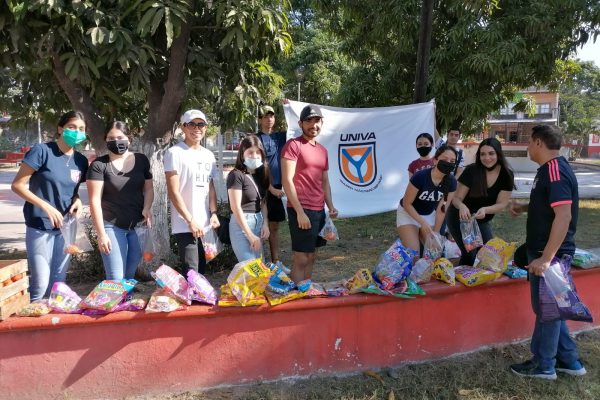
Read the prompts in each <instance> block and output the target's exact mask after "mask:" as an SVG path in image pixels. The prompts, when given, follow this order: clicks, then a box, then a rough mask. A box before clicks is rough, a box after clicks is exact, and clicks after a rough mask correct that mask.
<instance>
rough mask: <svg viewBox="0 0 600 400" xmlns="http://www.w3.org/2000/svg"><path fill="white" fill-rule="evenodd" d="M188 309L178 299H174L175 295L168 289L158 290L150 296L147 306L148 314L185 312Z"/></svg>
mask: <svg viewBox="0 0 600 400" xmlns="http://www.w3.org/2000/svg"><path fill="white" fill-rule="evenodd" d="M186 308H187V307H186V306H185V304H183V303H181V302H180V301H179V300H178V299H176V298H175V297H173V293H172V292H171V291H170V290H168V289H167V288H166V287H162V288H158V289H156V290H155V291H154V293H152V296H150V300H149V301H148V305H147V306H146V312H147V313H155V312H171V311H178V310H185V309H186Z"/></svg>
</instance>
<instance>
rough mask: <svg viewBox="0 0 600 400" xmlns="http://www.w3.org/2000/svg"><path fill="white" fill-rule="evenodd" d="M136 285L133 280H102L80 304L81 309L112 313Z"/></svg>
mask: <svg viewBox="0 0 600 400" xmlns="http://www.w3.org/2000/svg"><path fill="white" fill-rule="evenodd" d="M136 283H137V281H136V280H135V279H119V280H104V281H102V282H100V283H99V284H98V285H97V286H96V287H95V288H94V289H93V290H92V291H91V292H90V294H88V296H87V297H86V298H85V299H84V300H83V301H82V302H81V308H87V309H92V310H99V311H106V312H114V310H115V309H116V308H117V306H118V305H119V304H120V303H121V302H122V301H123V300H124V299H125V297H127V295H128V294H129V293H130V292H131V291H132V290H133V287H134V286H135V284H136Z"/></svg>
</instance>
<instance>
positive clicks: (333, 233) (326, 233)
mask: <svg viewBox="0 0 600 400" xmlns="http://www.w3.org/2000/svg"><path fill="white" fill-rule="evenodd" d="M319 236H321V237H322V238H323V239H325V240H339V239H340V237H339V235H338V231H337V228H336V227H335V225H334V224H333V220H332V219H331V218H330V217H329V215H327V216H326V217H325V225H324V226H323V229H321V232H319Z"/></svg>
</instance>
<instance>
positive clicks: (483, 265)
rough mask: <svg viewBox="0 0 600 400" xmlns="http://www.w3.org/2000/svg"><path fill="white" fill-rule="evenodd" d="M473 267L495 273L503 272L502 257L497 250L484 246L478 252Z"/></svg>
mask: <svg viewBox="0 0 600 400" xmlns="http://www.w3.org/2000/svg"><path fill="white" fill-rule="evenodd" d="M473 267H475V268H480V269H487V270H488V271H493V272H502V271H503V268H502V256H501V255H500V254H499V253H498V250H496V248H494V247H491V246H488V245H483V246H482V247H481V248H480V249H479V251H478V252H477V256H475V261H474V262H473Z"/></svg>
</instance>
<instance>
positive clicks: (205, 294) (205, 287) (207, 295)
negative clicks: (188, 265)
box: [187, 269, 217, 305]
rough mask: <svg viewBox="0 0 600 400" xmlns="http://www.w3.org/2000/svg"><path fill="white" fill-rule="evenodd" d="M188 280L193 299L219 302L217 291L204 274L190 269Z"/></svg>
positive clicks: (203, 301) (202, 301)
mask: <svg viewBox="0 0 600 400" xmlns="http://www.w3.org/2000/svg"><path fill="white" fill-rule="evenodd" d="M187 281H188V284H189V285H190V292H191V293H190V294H191V297H192V300H196V301H199V302H201V303H206V304H211V305H215V304H217V291H216V290H215V288H214V287H212V285H211V284H210V282H209V281H208V279H206V278H205V277H204V275H202V274H200V273H199V272H197V271H195V270H193V269H190V270H189V271H188V273H187Z"/></svg>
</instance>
